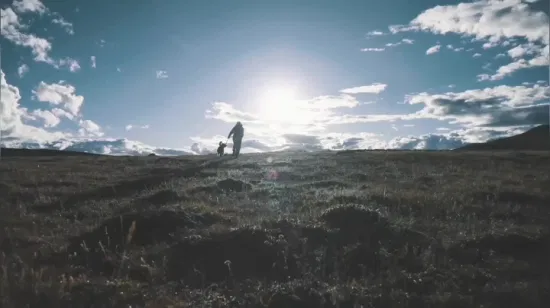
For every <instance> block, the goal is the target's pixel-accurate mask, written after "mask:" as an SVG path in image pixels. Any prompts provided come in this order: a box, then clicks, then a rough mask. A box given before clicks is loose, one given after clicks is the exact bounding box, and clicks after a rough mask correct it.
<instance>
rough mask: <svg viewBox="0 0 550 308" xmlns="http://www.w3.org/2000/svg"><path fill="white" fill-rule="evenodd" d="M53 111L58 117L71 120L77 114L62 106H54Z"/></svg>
mask: <svg viewBox="0 0 550 308" xmlns="http://www.w3.org/2000/svg"><path fill="white" fill-rule="evenodd" d="M52 113H53V114H54V115H55V116H56V117H58V118H62V117H65V118H67V119H69V120H73V119H74V118H75V116H74V115H73V114H72V113H70V112H67V111H66V110H63V109H60V108H53V109H52Z"/></svg>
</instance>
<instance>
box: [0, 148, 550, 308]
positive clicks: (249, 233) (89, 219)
mask: <svg viewBox="0 0 550 308" xmlns="http://www.w3.org/2000/svg"><path fill="white" fill-rule="evenodd" d="M495 162H499V163H498V164H496V163H495ZM529 166H537V167H536V168H532V167H529ZM548 174H550V161H549V160H548V158H547V155H546V154H544V153H540V152H539V153H536V152H533V153H529V152H526V153H524V155H520V156H518V155H517V154H516V153H515V152H514V153H507V152H499V153H485V152H484V153H479V152H477V153H473V152H416V151H410V152H407V151H368V152H351V153H347V154H346V155H337V154H336V153H334V152H318V153H298V152H294V153H287V152H278V153H269V154H254V155H249V154H245V155H242V156H241V157H239V159H231V158H227V157H223V158H214V159H213V158H212V157H207V156H182V157H177V158H169V157H133V156H126V157H117V156H94V157H88V156H73V157H63V158H61V157H54V156H52V157H33V156H26V157H25V156H22V157H20V158H18V159H6V160H3V161H2V162H0V226H2V227H1V228H0V277H2V278H1V279H0V293H1V294H2V296H1V297H0V306H1V307H45V308H48V307H62V308H68V307H92V306H94V307H129V306H131V307H220V308H229V307H257V308H284V307H327V308H336V307H361V306H363V307H411V308H415V307H480V306H483V307H495V308H496V307H544V303H548V301H549V300H550V294H549V293H548V292H547V290H548V289H547V288H548V281H550V264H549V263H548V260H549V258H550V233H549V232H550V230H549V228H550V209H549V207H548V204H550V192H549V191H548V189H547V188H548V187H550V180H549V179H548ZM511 286H513V287H511Z"/></svg>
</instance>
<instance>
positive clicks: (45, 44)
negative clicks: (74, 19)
mask: <svg viewBox="0 0 550 308" xmlns="http://www.w3.org/2000/svg"><path fill="white" fill-rule="evenodd" d="M47 12H48V9H47V8H46V7H45V6H44V4H43V3H42V2H41V1H39V0H17V1H14V2H13V4H12V6H11V7H6V8H2V9H0V15H1V16H0V17H1V18H0V35H2V37H4V38H5V39H6V40H8V41H10V42H12V43H13V44H15V45H18V46H22V47H28V48H30V49H31V52H32V54H33V56H34V61H36V62H44V63H48V64H50V65H52V66H54V67H56V68H61V67H68V68H69V69H70V70H71V71H76V70H78V68H79V67H78V63H76V64H75V63H74V60H72V59H63V60H55V59H53V58H51V57H50V56H49V52H50V51H51V49H52V44H51V43H50V42H49V41H48V40H47V39H45V38H41V37H38V36H36V35H34V34H29V33H26V30H28V28H29V27H28V25H27V24H26V23H24V22H22V21H21V18H20V16H19V15H18V14H17V13H19V14H21V15H25V14H29V13H39V14H44V13H47ZM52 15H55V16H56V19H54V20H57V22H58V23H60V24H62V25H63V26H64V27H67V24H69V23H68V22H66V21H64V20H63V19H62V17H61V16H60V15H59V14H57V13H52ZM70 31H72V28H70Z"/></svg>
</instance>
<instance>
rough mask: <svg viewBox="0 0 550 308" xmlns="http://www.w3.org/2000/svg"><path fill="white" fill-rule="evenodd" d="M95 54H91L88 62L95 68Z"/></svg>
mask: <svg viewBox="0 0 550 308" xmlns="http://www.w3.org/2000/svg"><path fill="white" fill-rule="evenodd" d="M95 61H96V60H95V56H91V57H90V63H91V66H92V68H96V62H95Z"/></svg>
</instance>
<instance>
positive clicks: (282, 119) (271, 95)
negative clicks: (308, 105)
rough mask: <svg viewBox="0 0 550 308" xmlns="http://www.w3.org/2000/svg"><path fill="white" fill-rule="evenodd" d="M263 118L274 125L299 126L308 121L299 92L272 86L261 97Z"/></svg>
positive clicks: (290, 88)
mask: <svg viewBox="0 0 550 308" xmlns="http://www.w3.org/2000/svg"><path fill="white" fill-rule="evenodd" d="M258 103H259V105H260V106H259V107H260V108H259V109H260V115H261V118H262V119H263V120H265V121H268V122H272V123H289V124H298V123H300V122H302V121H303V120H305V119H306V112H307V111H306V110H304V109H303V108H302V107H303V106H302V105H303V104H302V102H301V101H300V100H299V99H297V91H296V89H295V88H292V87H289V86H271V87H269V88H266V89H265V90H264V91H263V92H262V94H261V97H260V101H259V102H258Z"/></svg>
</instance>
